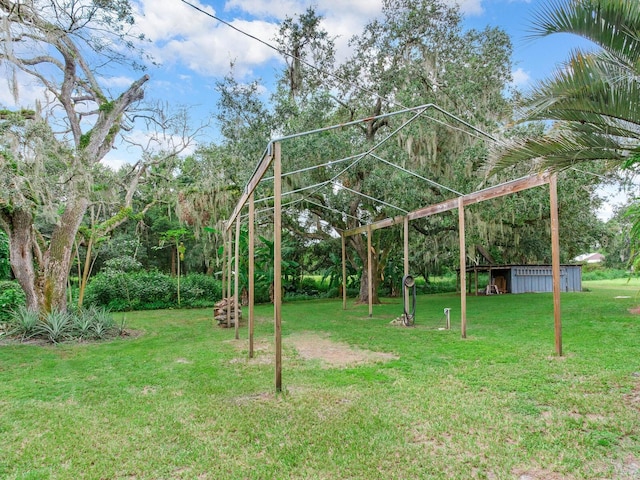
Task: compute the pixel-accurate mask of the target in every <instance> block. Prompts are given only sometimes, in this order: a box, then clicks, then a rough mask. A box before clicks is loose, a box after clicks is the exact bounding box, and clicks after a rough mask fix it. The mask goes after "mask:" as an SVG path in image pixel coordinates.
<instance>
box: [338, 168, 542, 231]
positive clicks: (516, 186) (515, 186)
mask: <svg viewBox="0 0 640 480" xmlns="http://www.w3.org/2000/svg"><path fill="white" fill-rule="evenodd" d="M549 176H550V174H549V173H548V172H543V173H540V174H537V175H529V176H528V177H523V178H519V179H517V180H512V181H510V182H506V183H501V184H500V185H496V186H493V187H489V188H485V189H484V190H479V191H477V192H474V193H470V194H468V195H463V196H461V197H458V198H461V199H462V202H463V205H464V206H467V205H473V204H474V203H480V202H484V201H485V200H491V199H493V198H499V197H503V196H505V195H511V194H513V193H517V192H521V191H522V190H528V189H529V188H534V187H539V186H542V185H545V184H547V183H549ZM458 198H452V199H450V200H445V201H444V202H440V203H436V204H434V205H430V206H428V207H423V208H419V209H417V210H414V211H412V212H409V213H408V214H407V218H408V219H409V220H417V219H419V218H424V217H429V216H431V215H437V214H439V213H443V212H448V211H450V210H455V209H456V208H458ZM403 221H404V217H403V216H399V217H393V218H385V219H384V220H380V221H378V222H374V223H372V224H371V225H367V226H363V227H358V228H353V229H351V230H346V231H345V232H344V233H343V235H344V236H346V237H350V236H353V235H357V234H359V233H364V232H366V231H367V229H368V228H369V227H371V229H372V230H378V229H380V228H386V227H390V226H392V225H396V224H398V223H401V222H403Z"/></svg>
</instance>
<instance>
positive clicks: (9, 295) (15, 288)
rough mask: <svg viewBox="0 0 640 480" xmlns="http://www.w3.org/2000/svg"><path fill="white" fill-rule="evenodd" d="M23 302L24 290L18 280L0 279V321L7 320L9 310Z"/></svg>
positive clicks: (9, 313)
mask: <svg viewBox="0 0 640 480" xmlns="http://www.w3.org/2000/svg"><path fill="white" fill-rule="evenodd" d="M24 304H25V296H24V292H23V291H22V288H21V287H20V285H18V282H11V281H7V280H5V281H0V322H3V321H7V320H9V318H10V317H11V312H12V311H14V310H16V309H17V308H18V307H21V306H23V305H24Z"/></svg>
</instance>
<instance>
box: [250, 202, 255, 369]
mask: <svg viewBox="0 0 640 480" xmlns="http://www.w3.org/2000/svg"><path fill="white" fill-rule="evenodd" d="M254 200H255V195H254V193H253V192H251V195H249V239H248V241H249V258H248V260H249V273H248V274H249V358H253V330H254V317H255V305H254V304H255V301H256V300H255V298H256V297H255V290H256V279H255V275H256V264H255V258H254V257H255V254H256V246H255V235H256V226H255V216H256V206H255V202H254Z"/></svg>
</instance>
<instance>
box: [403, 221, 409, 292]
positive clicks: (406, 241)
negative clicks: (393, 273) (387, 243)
mask: <svg viewBox="0 0 640 480" xmlns="http://www.w3.org/2000/svg"><path fill="white" fill-rule="evenodd" d="M403 240H404V275H405V277H406V276H407V275H409V218H408V217H404V235H403ZM403 288H404V287H403Z"/></svg>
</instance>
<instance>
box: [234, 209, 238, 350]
mask: <svg viewBox="0 0 640 480" xmlns="http://www.w3.org/2000/svg"><path fill="white" fill-rule="evenodd" d="M235 252H236V262H235V265H234V267H235V271H236V276H235V279H234V281H233V292H234V293H233V301H234V302H235V304H236V310H235V315H236V316H235V333H236V340H238V339H239V338H240V335H239V332H238V330H239V328H240V292H239V290H240V288H239V285H240V215H238V217H237V218H236V248H235Z"/></svg>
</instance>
